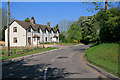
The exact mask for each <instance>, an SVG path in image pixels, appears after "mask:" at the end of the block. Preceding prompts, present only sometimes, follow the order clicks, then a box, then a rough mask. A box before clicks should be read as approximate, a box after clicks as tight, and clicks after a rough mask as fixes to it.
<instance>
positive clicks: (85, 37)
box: [80, 16, 97, 44]
mask: <svg viewBox="0 0 120 80" xmlns="http://www.w3.org/2000/svg"><path fill="white" fill-rule="evenodd" d="M93 18H94V17H93V16H88V17H87V19H85V20H83V21H82V22H81V25H80V26H81V29H82V31H81V34H82V39H81V42H82V43H84V44H89V43H91V42H95V41H96V39H97V34H96V30H95V27H94V25H93V24H94V22H93Z"/></svg>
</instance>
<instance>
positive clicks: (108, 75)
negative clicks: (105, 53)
mask: <svg viewBox="0 0 120 80" xmlns="http://www.w3.org/2000/svg"><path fill="white" fill-rule="evenodd" d="M86 64H87V65H88V66H90V67H91V68H93V69H95V70H97V71H98V72H100V73H101V74H103V75H104V76H106V77H108V78H110V79H113V80H120V78H119V77H117V76H115V75H113V74H111V73H108V72H106V71H104V70H102V69H100V68H98V67H97V66H95V65H92V64H91V63H89V62H86Z"/></svg>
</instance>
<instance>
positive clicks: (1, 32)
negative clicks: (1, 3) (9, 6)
mask: <svg viewBox="0 0 120 80" xmlns="http://www.w3.org/2000/svg"><path fill="white" fill-rule="evenodd" d="M0 14H1V15H2V16H0V25H2V26H0V40H2V41H5V29H6V28H7V10H6V9H5V8H4V7H3V8H0ZM1 17H2V18H1ZM1 20H2V21H1ZM12 21H13V18H12V17H11V14H10V22H12ZM1 23H2V24H1Z"/></svg>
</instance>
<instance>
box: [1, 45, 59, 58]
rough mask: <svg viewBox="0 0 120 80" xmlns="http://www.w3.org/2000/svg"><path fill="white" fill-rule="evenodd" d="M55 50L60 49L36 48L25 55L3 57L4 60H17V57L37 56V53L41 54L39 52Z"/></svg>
mask: <svg viewBox="0 0 120 80" xmlns="http://www.w3.org/2000/svg"><path fill="white" fill-rule="evenodd" d="M53 49H58V48H55V47H52V48H36V49H34V50H32V51H29V52H26V53H24V54H11V55H10V56H9V57H8V56H7V55H4V56H2V60H8V59H11V58H17V57H21V56H26V55H31V54H35V53H39V52H44V51H49V50H53Z"/></svg>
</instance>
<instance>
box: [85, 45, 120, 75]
mask: <svg viewBox="0 0 120 80" xmlns="http://www.w3.org/2000/svg"><path fill="white" fill-rule="evenodd" d="M118 48H119V44H117V43H105V44H100V45H97V46H93V47H90V48H89V49H88V50H87V51H86V54H85V56H86V58H87V60H88V61H89V62H90V63H92V64H93V65H96V66H98V67H99V68H101V69H103V70H105V71H106V72H109V73H111V74H113V75H116V76H118V77H120V69H118V68H119V67H120V64H119V63H120V62H119V60H118V58H119V55H120V54H119V49H118Z"/></svg>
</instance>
